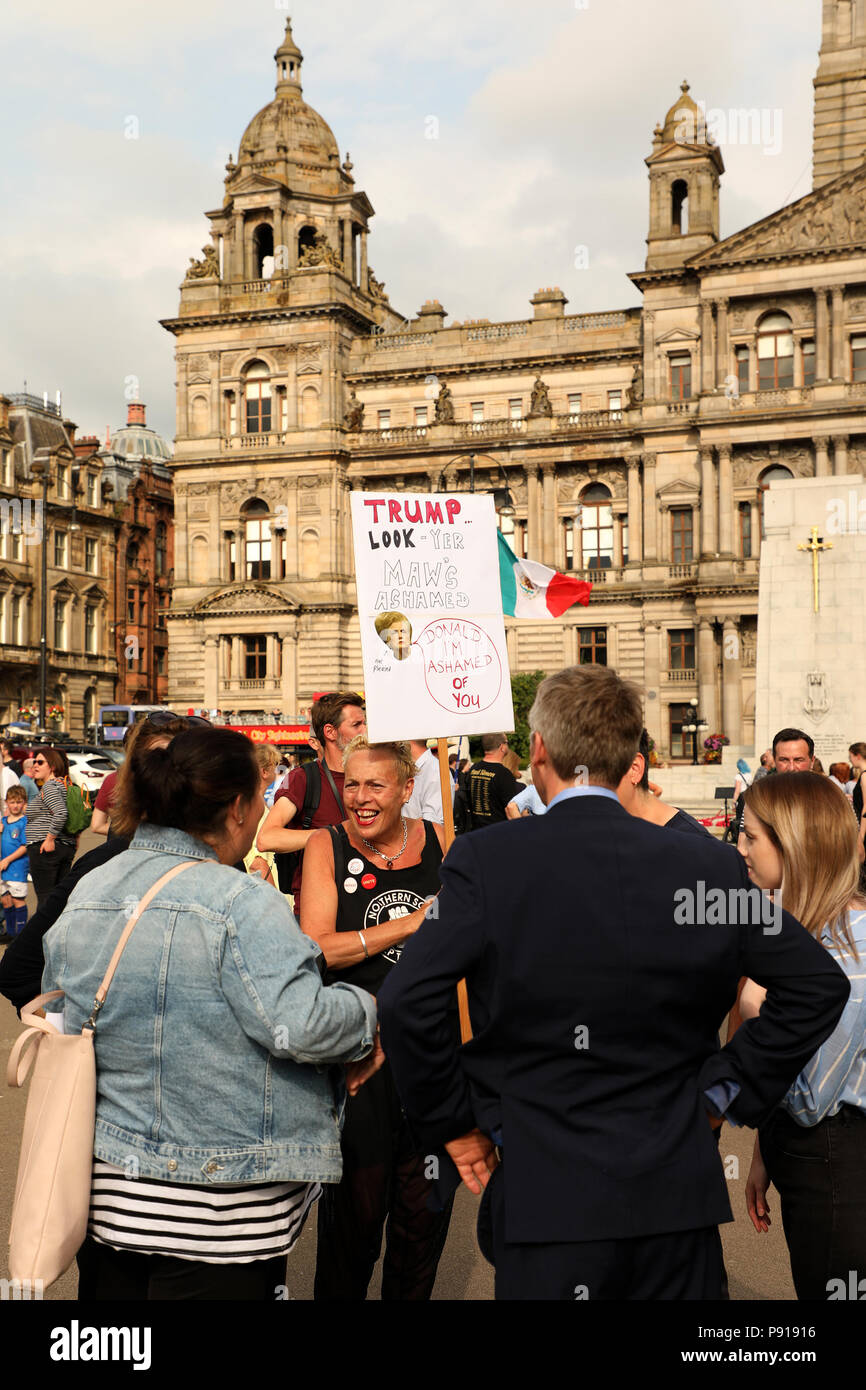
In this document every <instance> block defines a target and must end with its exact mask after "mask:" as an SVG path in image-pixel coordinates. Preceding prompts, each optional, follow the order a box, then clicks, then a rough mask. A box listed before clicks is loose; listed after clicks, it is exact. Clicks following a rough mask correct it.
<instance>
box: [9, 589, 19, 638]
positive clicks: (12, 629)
mask: <svg viewBox="0 0 866 1390" xmlns="http://www.w3.org/2000/svg"><path fill="white" fill-rule="evenodd" d="M9 641H10V642H11V643H12V644H13V645H14V646H20V644H21V595H20V594H13V595H12V608H11V612H10V615H9Z"/></svg>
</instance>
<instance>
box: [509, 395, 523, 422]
mask: <svg viewBox="0 0 866 1390" xmlns="http://www.w3.org/2000/svg"><path fill="white" fill-rule="evenodd" d="M508 418H509V420H522V419H523V401H522V399H521V397H520V396H516V397H515V398H514V399H513V400H510V401H509V402H508Z"/></svg>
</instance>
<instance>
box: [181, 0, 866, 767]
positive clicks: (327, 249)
mask: <svg viewBox="0 0 866 1390" xmlns="http://www.w3.org/2000/svg"><path fill="white" fill-rule="evenodd" d="M864 10H866V0H855V3H853V4H851V3H850V0H849V3H847V5H846V4H840V3H838V0H824V29H823V38H822V50H821V58H820V66H819V72H818V79H817V82H816V127H815V131H816V133H815V189H814V191H813V192H812V193H810V194H808V195H807V196H806V197H804V198H801V199H800V200H799V201H798V202H796V203H794V204H792V205H791V206H790V207H787V208H784V209H782V210H781V211H780V212H778V213H775V214H773V215H772V216H770V217H767V218H764V219H762V220H761V221H760V222H758V223H756V224H754V225H753V226H751V227H748V228H746V229H745V230H744V231H741V232H738V233H736V234H735V235H734V236H731V237H728V238H726V239H725V240H724V241H722V240H720V237H719V199H720V182H721V179H722V176H723V174H724V162H723V159H722V155H721V152H720V150H719V148H718V146H717V145H715V144H714V143H713V139H712V136H711V133H710V132H709V131H708V130H707V129H706V127H705V124H704V122H703V115H702V112H701V110H700V108H698V107H697V106H696V104H695V103H694V102H693V100H692V98H691V97H690V95H689V91H688V86H687V84H683V87H682V89H681V92H680V94H679V96H678V97H677V99H676V101H675V102H674V103H673V105H672V106H671V108H670V110H669V111H668V113H667V116H666V117H665V119H664V120H663V121H662V122H661V123H660V125H659V126H658V127H657V128H656V130H655V132H654V135H653V139H652V148H651V152H650V154H649V156H648V158H647V160H646V163H647V168H648V181H649V234H648V239H647V247H648V250H647V259H646V265H645V267H644V269H643V270H641V271H639V272H636V273H635V274H633V275H632V276H631V277H630V278H631V280H632V281H633V283H634V284H635V285H636V286H637V288H638V289H639V290H640V292H641V295H642V304H641V306H640V307H637V308H631V309H623V310H612V311H611V312H607V313H597V314H567V313H566V305H567V301H566V298H565V296H564V294H563V293H562V292H561V291H560V290H559V289H557V288H546V289H541V290H539V291H538V292H537V293H536V294H535V295H533V297H532V299H531V301H530V305H531V315H529V316H527V317H526V318H523V319H519V320H516V321H512V322H504V323H503V322H491V321H488V320H481V321H475V322H467V323H462V324H458V323H453V322H452V323H446V317H447V315H446V311H445V309H444V308H443V307H442V305H441V304H439V303H438V302H437V301H436V300H432V301H427V302H426V303H425V304H424V305H423V307H422V308H421V309H420V311H419V312H418V314H417V315H416V317H415V318H413V319H412V320H411V321H410V320H407V319H405V318H403V317H402V316H401V315H399V314H398V313H397V312H396V311H395V310H394V309H393V308H392V306H391V305H390V302H389V300H388V297H387V295H386V293H385V290H384V287H383V286H382V285H381V283H380V282H379V281H378V280H377V279H376V277H375V275H374V274H373V272H372V271H371V269H370V265H369V260H368V229H369V220H370V217H371V216H372V212H373V209H372V207H371V205H370V203H369V201H368V199H367V198H366V195H365V194H363V193H360V192H358V191H356V189H355V184H354V179H353V176H352V165H351V162H350V160H349V158H348V156H347V157H346V159H345V160H344V161H343V163H342V164H341V163H340V156H339V151H338V148H337V145H336V141H335V140H334V137H333V134H332V133H331V131H330V129H329V127H328V126H327V125H326V124H325V122H324V121H323V120H322V118H321V117H320V116H318V115H317V114H316V113H315V112H314V111H313V110H312V109H311V108H310V107H309V106H307V105H306V103H305V102H304V101H303V98H302V95H301V84H300V72H301V64H302V57H301V54H300V51H299V50H298V48H297V46H296V44H295V43H294V40H293V38H292V34H291V27H290V25H289V24H287V26H286V36H285V39H284V41H283V43H282V45H281V46H280V48H279V49H278V50H277V54H276V63H277V84H276V95H275V99H274V101H272V102H271V103H270V104H269V105H268V106H266V107H265V108H264V109H263V110H262V111H261V112H259V113H258V115H257V116H255V117H254V119H253V121H252V122H251V124H250V126H249V127H248V129H247V131H246V132H245V134H244V136H243V139H242V141H241V145H240V149H239V153H238V160H237V163H234V162H233V161H232V160H231V159H230V160H229V164H228V165H227V176H226V186H225V197H224V199H223V202H222V205H221V206H220V207H219V208H218V209H217V210H215V211H213V212H211V213H209V214H208V216H209V218H210V221H211V229H212V230H211V242H210V243H209V244H208V245H207V246H206V248H204V251H203V257H202V259H201V260H200V261H197V262H196V261H193V262H191V264H190V267H189V270H188V272H187V277H186V279H185V281H184V283H183V286H182V288H181V299H180V309H179V313H178V315H177V316H176V317H175V318H174V319H171V320H165V321H164V326H165V327H166V328H167V329H169V331H171V332H172V333H173V334H174V335H175V338H176V350H177V393H178V394H177V442H176V452H175V461H174V475H175V494H176V525H177V534H176V574H175V587H174V598H173V607H172V613H171V616H170V619H169V631H170V675H169V691H170V697H171V699H172V701H176V702H178V703H179V704H183V705H193V706H202V705H204V706H207V707H219V708H221V709H222V710H223V711H224V712H232V713H237V714H241V713H243V714H244V715H245V716H246V717H250V716H252V715H256V714H262V713H263V714H264V715H267V714H268V713H269V712H270V711H272V710H274V711H275V710H280V711H281V712H282V713H283V714H284V715H285V716H288V717H291V716H293V715H296V714H303V712H304V711H305V710H306V709H307V708H308V707H309V704H310V700H311V697H312V695H313V694H314V693H315V692H316V691H319V690H322V689H327V688H336V687H339V686H348V687H350V688H351V687H352V686H356V685H357V684H358V683H359V682H360V681H361V679H362V676H361V660H360V644H359V637H358V630H357V622H356V618H355V610H354V599H355V595H354V586H353V571H352V543H351V532H350V524H349V508H348V496H349V493H350V491H351V490H353V489H361V490H369V489H371V488H374V489H376V490H397V491H399V490H402V489H407V490H416V491H417V490H427V489H430V490H435V489H437V488H439V487H440V486H443V485H444V486H447V487H448V488H467V487H469V486H470V485H474V487H475V488H476V490H480V489H484V490H491V491H495V492H496V493H497V501H498V503H499V507H500V525H501V527H502V529H503V530H504V531H505V532H506V533H507V534H508V535H509V537H510V539H511V543H512V545H513V547H514V549H515V550H516V551H517V553H518V554H522V555H526V556H529V557H531V558H533V559H537V560H540V561H542V562H543V563H545V564H549V565H552V566H554V567H556V568H557V569H561V570H571V571H575V572H580V573H581V574H582V575H583V577H585V578H588V579H591V580H592V581H593V582H594V585H595V587H594V590H593V594H592V598H591V602H590V605H589V607H588V608H586V609H584V608H580V609H576V610H575V609H573V610H570V611H569V612H568V613H567V614H566V615H565V616H564V617H563V619H562V620H560V621H556V622H539V623H533V622H530V621H524V620H521V621H513V620H508V622H507V624H506V626H507V633H508V643H509V649H510V655H511V662H512V669H513V670H515V671H527V670H528V671H532V670H536V669H541V670H545V671H551V670H555V669H557V668H559V667H561V666H562V665H565V664H568V663H574V662H579V661H607V662H608V663H609V664H611V665H615V666H616V667H617V669H618V670H620V671H621V672H622V673H623V674H624V675H627V676H630V677H632V678H634V679H635V680H637V681H638V682H639V683H640V684H641V685H642V686H643V687H644V688H645V690H646V697H647V698H646V719H647V726H648V728H649V731H650V733H651V735H652V736H653V738H654V739H655V740H656V744H657V746H658V747H659V748H660V750H661V751H662V752H663V753H664V754H665V755H666V756H670V757H674V758H676V757H686V756H687V755H688V754H689V753H690V750H691V744H690V740H689V739H688V736H687V735H686V734H684V733H683V730H682V726H683V724H684V723H688V722H689V721H690V720H693V718H694V714H695V709H696V708H697V712H698V714H699V717H700V718H701V720H703V721H704V722H705V723H706V725H707V729H708V732H724V733H725V734H726V735H727V736H728V738H729V739H730V740H731V742H732V743H733V744H737V745H750V744H752V742H753V739H754V721H755V649H756V624H757V598H758V566H759V563H760V547H761V515H762V504H763V497H764V494H765V491H766V489H767V487H768V486H770V485H771V483H772V481H773V479H774V478H783V477H788V476H793V477H809V476H825V475H828V474H835V475H838V476H844V475H845V474H846V473H848V472H849V471H851V472H859V471H860V470H861V468H862V464H863V460H864V458H866V411H864V406H866V202H864V189H866V166H864V164H863V158H864V155H866V135H864V134H863V132H864V130H866V13H864ZM804 96H805V94H804ZM840 486H841V484H840ZM816 520H818V521H820V520H821V519H820V518H816ZM695 702H697V704H695Z"/></svg>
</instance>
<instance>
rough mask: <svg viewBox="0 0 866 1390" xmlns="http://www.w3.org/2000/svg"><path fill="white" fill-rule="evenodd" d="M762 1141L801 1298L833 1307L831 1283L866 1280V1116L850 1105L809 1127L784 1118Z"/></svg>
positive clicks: (780, 1113) (773, 1120) (778, 1116)
mask: <svg viewBox="0 0 866 1390" xmlns="http://www.w3.org/2000/svg"><path fill="white" fill-rule="evenodd" d="M760 1138H761V1157H762V1158H763V1160H764V1163H765V1165H766V1168H767V1172H768V1173H769V1175H770V1181H771V1182H772V1184H773V1186H774V1187H775V1188H776V1189H777V1191H778V1193H779V1197H780V1198H781V1207H782V1225H783V1226H784V1228H785V1239H786V1241H787V1242H788V1253H789V1255H790V1257H791V1275H792V1277H793V1280H794V1288H795V1289H796V1290H797V1297H798V1298H802V1299H816V1300H820V1301H826V1299H827V1296H828V1292H829V1290H828V1284H829V1282H830V1280H831V1279H841V1280H843V1281H844V1283H845V1285H846V1287H847V1284H848V1278H849V1273H850V1271H852V1270H854V1271H856V1272H857V1278H858V1279H860V1278H862V1277H863V1276H864V1275H866V1114H864V1112H863V1111H862V1110H857V1109H855V1108H854V1107H853V1106H850V1105H843V1106H842V1108H841V1110H840V1111H839V1113H838V1114H837V1115H833V1116H831V1117H830V1118H828V1119H826V1120H821V1121H820V1123H819V1124H817V1125H810V1126H808V1127H806V1126H804V1125H798V1124H797V1121H796V1120H793V1119H791V1117H790V1115H788V1114H787V1112H786V1111H784V1110H777V1111H775V1112H774V1114H773V1115H772V1116H771V1117H770V1120H769V1121H768V1123H767V1124H766V1125H765V1126H764V1128H763V1129H762V1130H761V1131H760Z"/></svg>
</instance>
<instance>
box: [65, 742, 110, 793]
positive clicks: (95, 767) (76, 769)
mask: <svg viewBox="0 0 866 1390" xmlns="http://www.w3.org/2000/svg"><path fill="white" fill-rule="evenodd" d="M63 751H64V753H66V749H65V748H64V750H63ZM66 756H67V757H68V759H69V775H70V777H71V778H72V781H73V782H74V783H75V785H76V786H77V787H86V788H87V790H88V791H89V792H93V793H94V795H95V794H96V792H98V791H99V788H100V787H101V786H102V783H103V782H104V781H105V779H106V777H107V776H108V774H109V773H110V772H116V771H117V768H116V766H115V764H114V763H113V762H112V760H111V758H106V757H105V755H104V754H103V753H101V752H96V753H67V754H66Z"/></svg>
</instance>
